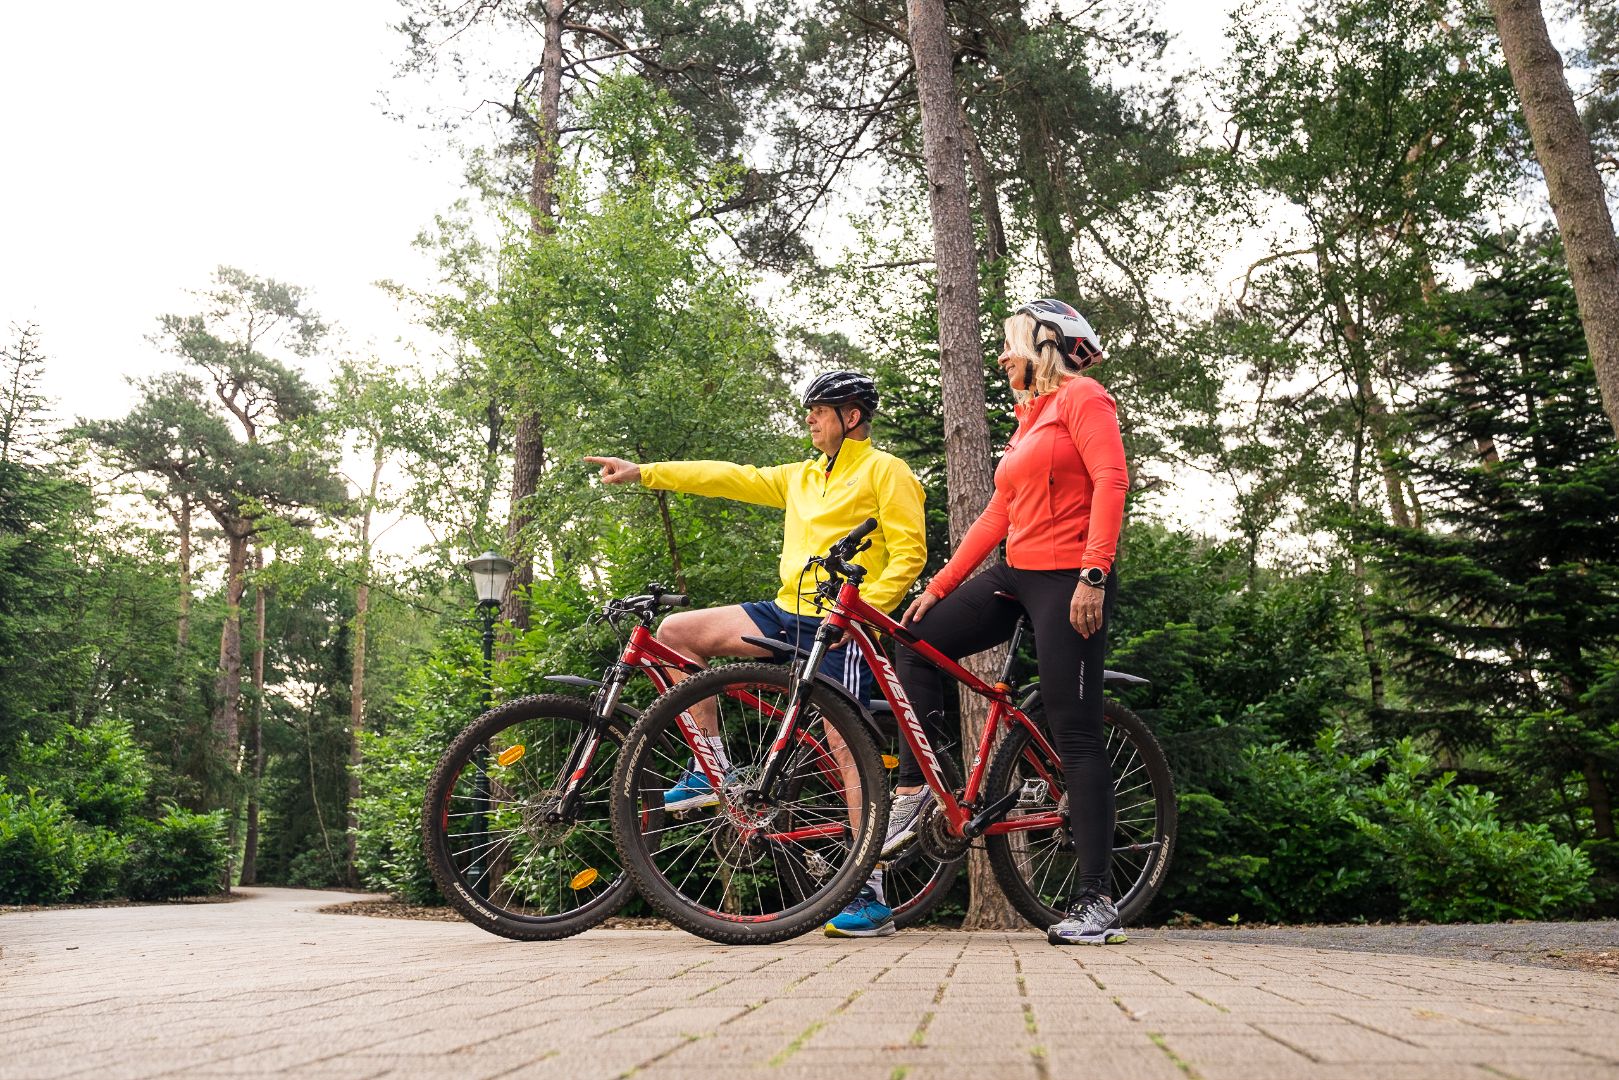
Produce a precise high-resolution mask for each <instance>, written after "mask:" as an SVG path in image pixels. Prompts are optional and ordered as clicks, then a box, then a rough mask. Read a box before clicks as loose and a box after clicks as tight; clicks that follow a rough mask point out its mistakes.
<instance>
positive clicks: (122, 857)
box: [73, 826, 129, 900]
mask: <svg viewBox="0 0 1619 1080" xmlns="http://www.w3.org/2000/svg"><path fill="white" fill-rule="evenodd" d="M76 843H77V846H76V855H77V857H78V864H79V884H78V887H77V888H75V889H74V890H73V899H75V900H105V899H107V898H108V897H112V896H118V895H119V894H120V891H121V886H122V884H123V877H124V863H125V862H127V861H128V858H129V841H128V840H126V839H125V838H124V837H122V836H119V835H118V834H117V833H115V832H113V831H112V830H111V829H104V828H102V827H100V826H95V827H93V828H88V829H85V828H81V829H80V830H79V833H78V837H77V842H76Z"/></svg>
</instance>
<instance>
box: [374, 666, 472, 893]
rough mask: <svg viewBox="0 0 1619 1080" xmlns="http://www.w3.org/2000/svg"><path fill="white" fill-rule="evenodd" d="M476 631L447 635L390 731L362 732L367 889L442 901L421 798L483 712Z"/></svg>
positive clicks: (421, 671) (404, 698) (420, 672)
mask: <svg viewBox="0 0 1619 1080" xmlns="http://www.w3.org/2000/svg"><path fill="white" fill-rule="evenodd" d="M477 648H478V646H477V643H476V641H475V640H474V639H473V638H472V637H471V636H470V635H464V636H462V637H461V638H459V639H452V640H450V641H449V642H447V643H446V644H445V645H444V646H443V647H442V648H441V649H440V651H439V652H438V653H437V654H435V655H434V656H433V657H432V658H431V659H429V660H428V662H427V663H426V664H424V665H423V666H422V667H421V668H420V669H419V670H418V671H417V672H416V673H415V674H414V675H413V677H412V684H411V687H410V690H409V692H408V693H407V694H405V695H404V696H402V697H401V699H400V701H399V707H400V714H399V716H398V718H397V720H396V721H395V722H394V724H393V725H392V726H390V728H389V729H388V730H387V731H384V732H380V733H379V732H366V733H365V735H364V736H362V738H361V742H360V746H361V755H362V756H361V764H360V799H359V802H358V804H357V816H358V820H359V823H360V824H359V833H358V835H357V836H356V838H355V860H356V862H357V864H358V870H359V875H360V880H361V882H362V883H364V885H365V886H366V887H367V888H370V889H376V890H378V891H381V892H387V893H391V894H392V895H393V896H394V897H396V898H397V899H400V900H404V901H406V902H408V903H412V904H440V903H443V902H444V901H443V898H442V897H440V896H439V894H438V889H437V887H436V886H434V884H433V875H432V873H431V872H430V871H429V870H428V868H427V856H426V855H425V854H423V852H422V800H423V799H424V798H425V797H426V795H427V779H428V777H429V776H430V775H431V774H432V772H433V766H434V765H436V764H437V763H438V759H439V756H440V755H441V754H443V753H444V748H445V747H447V746H449V745H450V740H451V739H453V738H455V736H456V734H457V733H458V732H460V730H461V729H462V728H464V727H465V726H466V725H467V724H469V723H471V722H472V721H473V720H474V719H475V718H476V717H477V716H478V714H479V713H480V712H481V711H482V706H481V696H482V695H481V692H480V687H481V686H482V681H481V680H482V677H483V676H482V671H481V667H482V661H481V659H479V656H478V652H477V651H476V650H477Z"/></svg>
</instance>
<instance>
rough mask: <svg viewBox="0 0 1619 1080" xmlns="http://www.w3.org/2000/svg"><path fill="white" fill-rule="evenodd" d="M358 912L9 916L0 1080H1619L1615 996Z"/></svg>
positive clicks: (1587, 990) (1296, 950)
mask: <svg viewBox="0 0 1619 1080" xmlns="http://www.w3.org/2000/svg"><path fill="white" fill-rule="evenodd" d="M345 898H347V897H345V896H344V895H342V894H322V893H309V892H294V891H285V890H273V889H263V890H243V899H241V900H239V901H237V902H235V903H229V904H211V905H186V906H176V905H165V906H157V907H131V908H107V909H95V910H75V911H45V912H29V913H15V914H7V915H4V916H0V937H3V939H4V940H5V949H4V952H3V953H0V1046H3V1047H4V1051H3V1052H0V1080H13V1078H15V1080H58V1078H62V1080H66V1078H70V1077H73V1078H83V1080H91V1078H94V1080H103V1078H109V1080H139V1078H144V1077H148V1076H150V1077H158V1076H165V1077H167V1076H174V1077H220V1078H223V1077H235V1078H237V1080H241V1078H243V1077H259V1076H264V1077H268V1076H279V1077H298V1078H300V1080H304V1078H307V1080H373V1078H380V1077H398V1078H401V1080H412V1078H417V1077H433V1078H439V1077H455V1078H456V1080H480V1078H487V1080H495V1078H497V1077H521V1078H523V1080H549V1078H551V1077H557V1078H563V1077H566V1078H568V1080H618V1078H619V1077H621V1076H624V1075H626V1074H630V1073H633V1074H634V1076H635V1080H686V1078H688V1077H690V1078H692V1080H697V1078H698V1077H702V1078H703V1080H717V1078H720V1080H800V1078H803V1080H809V1078H814V1080H827V1078H829V1077H830V1078H832V1080H895V1078H896V1077H899V1076H903V1077H904V1080H958V1078H959V1080H968V1078H971V1080H1003V1078H1004V1080H1068V1078H1069V1077H1077V1076H1096V1077H1099V1078H1104V1080H1184V1078H1185V1077H1188V1076H1196V1077H1201V1078H1202V1080H1227V1078H1230V1080H1237V1078H1239V1077H1240V1078H1241V1080H1373V1078H1377V1080H1440V1078H1444V1080H1485V1078H1493V1080H1503V1078H1505V1077H1517V1078H1520V1080H1575V1078H1578V1080H1587V1078H1591V1077H1595V1078H1598V1080H1619V992H1616V991H1619V981H1616V980H1615V979H1613V978H1612V977H1611V976H1607V975H1602V974H1597V973H1584V972H1577V971H1563V970H1557V969H1551V968H1525V967H1521V966H1507V965H1501V964H1495V963H1491V962H1486V961H1474V960H1469V959H1451V958H1444V959H1432V958H1426V957H1422V956H1410V955H1401V956H1387V955H1382V954H1378V953H1371V952H1348V951H1343V950H1323V949H1310V948H1302V947H1297V946H1294V945H1286V944H1272V943H1260V944H1253V943H1245V942H1239V941H1222V940H1188V939H1184V938H1174V937H1170V936H1166V935H1164V934H1161V933H1156V932H1145V933H1141V934H1134V933H1132V941H1131V943H1130V944H1129V945H1126V946H1120V947H1117V948H1109V949H1086V950H1058V949H1052V948H1050V947H1049V946H1047V945H1046V944H1045V942H1044V939H1043V936H1042V935H1040V934H1039V933H1038V932H1037V931H1030V932H1014V933H979V934H962V933H944V932H932V931H929V932H911V933H904V934H898V935H895V936H893V937H889V938H883V939H873V940H870V941H833V940H829V939H826V938H824V937H816V936H807V937H805V938H802V939H799V940H797V941H793V942H788V943H785V944H782V945H776V946H771V947H769V948H759V949H753V948H741V947H721V946H715V945H712V944H709V943H706V942H703V941H700V940H698V939H696V938H692V937H689V936H687V935H685V934H682V933H678V932H670V931H630V930H624V931H593V932H591V933H588V934H585V935H582V936H580V937H577V938H573V939H570V940H567V941H560V942H548V943H543V944H534V945H518V944H514V943H512V942H507V941H504V940H500V939H496V938H492V937H490V936H489V935H487V934H484V933H483V932H481V931H479V930H477V929H476V928H475V927H472V926H470V925H467V924H464V923H440V922H410V921H403V920H387V919H361V918H352V917H348V918H345V917H341V916H335V915H323V914H319V913H318V912H316V910H315V909H316V908H317V907H319V906H320V905H322V904H326V903H330V902H333V901H336V900H340V899H345ZM64 942H66V943H74V942H79V943H82V945H83V946H84V947H83V948H80V949H77V950H73V951H69V950H67V949H66V948H65V947H64ZM919 1031H920V1034H918V1032H919Z"/></svg>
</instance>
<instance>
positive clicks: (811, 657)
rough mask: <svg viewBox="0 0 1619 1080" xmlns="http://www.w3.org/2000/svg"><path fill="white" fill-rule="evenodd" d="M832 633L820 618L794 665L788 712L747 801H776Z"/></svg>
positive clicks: (763, 802) (770, 803)
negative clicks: (805, 649)
mask: <svg viewBox="0 0 1619 1080" xmlns="http://www.w3.org/2000/svg"><path fill="white" fill-rule="evenodd" d="M835 633H837V630H836V629H835V628H834V627H833V626H832V625H831V621H830V620H823V621H822V623H821V625H820V626H819V627H817V628H816V631H815V640H814V641H812V642H811V643H810V649H809V653H808V655H806V656H805V657H804V658H803V659H802V660H801V661H800V662H799V664H798V665H795V666H794V667H793V675H794V678H793V686H792V692H791V693H790V694H789V695H788V698H787V711H786V713H784V714H783V715H782V718H781V723H780V724H779V725H777V728H776V740H775V742H773V743H771V745H770V755H769V756H768V757H767V758H766V759H765V767H764V770H763V771H762V772H761V773H760V774H759V781H758V783H757V784H756V785H754V786H753V787H752V788H750V789H749V791H748V792H747V794H746V796H745V798H746V799H747V801H749V802H751V803H754V804H755V805H758V806H773V805H774V804H775V801H776V784H777V783H778V782H779V781H780V779H781V774H782V771H783V770H784V769H785V768H786V764H787V758H788V756H789V755H788V753H787V748H788V747H789V746H791V745H792V744H793V740H794V739H795V738H796V737H797V735H798V716H799V713H800V712H802V711H803V708H804V705H805V703H807V702H808V701H809V696H810V691H811V689H812V688H813V687H814V685H815V673H816V672H817V671H820V670H821V660H822V659H823V658H824V657H825V656H826V651H827V649H829V648H831V645H832V635H833V634H835ZM850 647H851V648H852V646H850Z"/></svg>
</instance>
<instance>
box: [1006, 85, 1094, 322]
mask: <svg viewBox="0 0 1619 1080" xmlns="http://www.w3.org/2000/svg"><path fill="white" fill-rule="evenodd" d="M1019 104H1020V105H1022V106H1023V108H1022V110H1020V112H1021V115H1020V116H1019V124H1018V151H1019V156H1020V157H1021V158H1022V159H1023V160H1022V162H1021V166H1022V170H1023V175H1024V176H1025V177H1026V178H1027V179H1028V184H1029V194H1030V197H1031V200H1032V202H1033V209H1034V231H1035V234H1036V235H1037V236H1039V238H1040V248H1041V250H1042V251H1044V252H1045V255H1046V265H1047V266H1048V267H1049V268H1050V270H1051V288H1052V292H1053V293H1054V294H1055V295H1057V296H1059V297H1062V298H1064V299H1066V300H1067V302H1068V303H1074V302H1075V301H1076V300H1078V299H1079V271H1078V269H1077V268H1076V267H1075V266H1074V253H1073V248H1072V246H1071V244H1070V240H1071V238H1070V237H1069V235H1068V225H1067V222H1066V221H1065V220H1064V218H1063V212H1062V197H1061V193H1060V192H1059V191H1058V188H1057V180H1056V176H1055V175H1054V173H1053V170H1052V163H1051V160H1050V158H1049V156H1048V155H1049V153H1050V150H1051V148H1050V147H1049V146H1047V145H1046V142H1045V140H1044V139H1042V138H1041V132H1040V128H1041V127H1042V126H1043V125H1041V124H1038V123H1037V122H1036V121H1035V114H1036V113H1037V112H1038V109H1039V106H1038V105H1037V104H1035V103H1033V102H1020V103H1019Z"/></svg>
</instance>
